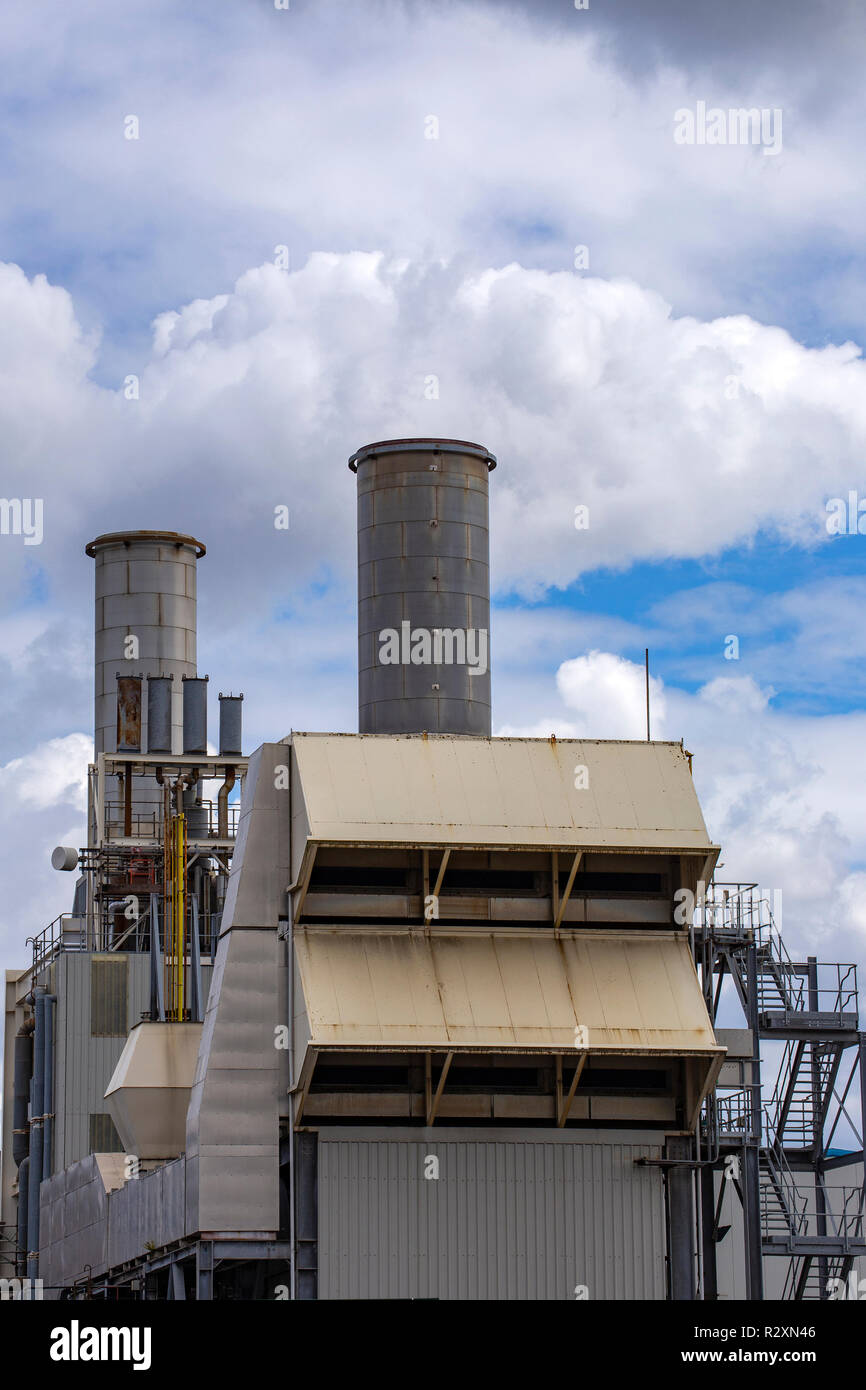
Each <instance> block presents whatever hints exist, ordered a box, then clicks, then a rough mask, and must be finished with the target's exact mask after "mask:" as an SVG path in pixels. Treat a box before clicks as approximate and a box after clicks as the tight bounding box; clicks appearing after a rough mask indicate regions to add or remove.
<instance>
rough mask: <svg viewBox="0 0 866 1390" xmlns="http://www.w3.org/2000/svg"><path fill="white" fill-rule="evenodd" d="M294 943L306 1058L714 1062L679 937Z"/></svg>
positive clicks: (364, 936) (342, 934) (328, 934)
mask: <svg viewBox="0 0 866 1390" xmlns="http://www.w3.org/2000/svg"><path fill="white" fill-rule="evenodd" d="M294 942H295V950H296V953H297V960H298V964H299V968H300V974H301V983H302V988H303V993H304V998H305V1001H306V1012H307V1018H308V1022H309V1030H310V1037H309V1046H310V1047H311V1048H313V1049H316V1048H321V1047H328V1046H340V1047H343V1048H345V1047H347V1046H348V1047H364V1046H379V1047H381V1046H383V1045H390V1046H392V1047H394V1048H396V1049H398V1050H399V1049H402V1048H431V1047H435V1048H437V1049H443V1048H445V1049H448V1048H460V1047H468V1048H494V1049H497V1050H498V1049H500V1048H503V1049H509V1048H514V1049H517V1050H521V1049H543V1050H544V1051H553V1052H570V1051H575V1050H576V1051H586V1050H588V1051H589V1052H590V1053H592V1052H626V1053H636V1054H640V1053H652V1054H666V1055H680V1056H684V1055H696V1054H703V1055H705V1056H706V1057H707V1058H713V1059H714V1058H715V1057H716V1056H719V1057H721V1056H722V1055H723V1052H724V1049H722V1048H720V1047H719V1046H718V1044H717V1043H716V1040H715V1037H714V1036H713V1031H712V1027H711V1026H710V1022H709V1018H708V1016H707V1011H706V1007H705V1005H704V1001H703V998H702V995H701V990H700V985H699V984H698V978H697V975H696V973H695V968H694V965H693V963H692V960H691V956H690V954H689V944H688V937H687V936H686V935H685V934H684V933H675V932H651V933H648V932H644V933H641V934H637V933H632V932H580V933H567V934H564V935H563V936H561V937H560V938H559V939H556V938H554V936H553V933H552V932H549V931H544V932H542V931H537V930H529V931H526V932H515V933H514V934H511V933H509V934H508V935H504V934H497V935H494V934H492V933H487V932H480V931H478V930H477V929H475V930H471V931H466V932H463V933H461V932H454V933H450V932H447V931H442V930H441V929H437V930H434V931H433V932H431V933H430V934H429V935H426V934H425V932H424V930H423V928H419V929H418V930H416V931H409V932H407V931H406V930H405V929H403V930H402V931H389V930H388V929H387V928H382V929H378V928H377V929H376V930H375V931H352V930H350V929H347V928H346V927H318V926H317V927H308V928H301V927H297V928H295V932H294ZM578 1027H582V1028H584V1029H586V1033H585V1034H584V1035H583V1037H582V1038H580V1037H578V1036H577V1035H576V1034H575V1029H576V1028H578Z"/></svg>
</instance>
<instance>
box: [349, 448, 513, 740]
mask: <svg viewBox="0 0 866 1390" xmlns="http://www.w3.org/2000/svg"><path fill="white" fill-rule="evenodd" d="M349 467H350V468H351V469H352V471H353V472H354V473H356V474H357V478H358V727H359V729H360V732H361V733H362V734H364V733H377V734H407V733H422V732H425V731H427V732H430V733H442V734H474V735H480V736H482V737H486V738H489V737H490V733H491V705H490V666H489V646H490V563H489V532H488V474H489V473H490V471H491V470H492V469H493V468H495V467H496V459H495V457H494V456H493V454H491V453H490V452H489V450H488V449H486V448H485V447H484V446H483V445H481V444H471V443H468V442H467V441H465V440H459V439H390V440H383V441H382V442H380V443H377V444H368V445H366V446H365V447H364V448H362V449H359V450H358V451H357V453H355V454H353V455H352V457H351V458H350V459H349Z"/></svg>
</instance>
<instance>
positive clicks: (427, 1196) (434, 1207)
mask: <svg viewBox="0 0 866 1390" xmlns="http://www.w3.org/2000/svg"><path fill="white" fill-rule="evenodd" d="M318 1153H319V1160H318V1204H319V1297H320V1298H441V1299H468V1300H471V1299H547V1300H551V1299H573V1298H574V1297H575V1289H576V1287H577V1286H578V1285H584V1286H586V1288H587V1290H588V1296H589V1298H590V1299H661V1298H664V1294H665V1266H664V1255H665V1251H664V1206H663V1196H662V1180H661V1170H660V1169H658V1168H652V1167H638V1166H637V1165H636V1164H635V1162H634V1160H635V1159H636V1158H638V1157H641V1156H648V1157H659V1156H660V1154H661V1145H660V1143H659V1142H658V1141H657V1140H656V1138H655V1136H652V1135H643V1134H636V1133H631V1132H628V1133H626V1132H619V1133H617V1132H599V1131H593V1132H592V1133H590V1134H583V1135H579V1136H578V1135H573V1134H566V1135H563V1134H560V1133H552V1132H550V1131H539V1130H535V1131H513V1130H511V1131H506V1130H502V1131H499V1132H498V1133H497V1134H496V1137H495V1138H494V1137H492V1135H491V1132H490V1131H489V1130H488V1131H486V1132H479V1131H473V1130H462V1131H454V1130H450V1131H449V1130H444V1129H443V1130H430V1131H427V1132H426V1134H425V1135H424V1136H423V1137H420V1136H419V1133H418V1131H417V1130H415V1131H402V1132H401V1131H396V1130H390V1131H387V1130H378V1131H375V1130H363V1131H362V1130H353V1131H347V1130H345V1129H335V1130H330V1131H329V1130H327V1129H321V1130H320V1131H319V1148H318ZM429 1157H436V1158H438V1160H439V1177H438V1179H428V1178H425V1176H424V1173H425V1162H426V1160H427V1159H428V1158H429Z"/></svg>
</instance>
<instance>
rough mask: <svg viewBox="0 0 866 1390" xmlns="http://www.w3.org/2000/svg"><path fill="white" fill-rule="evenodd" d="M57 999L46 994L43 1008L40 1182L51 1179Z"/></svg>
mask: <svg viewBox="0 0 866 1390" xmlns="http://www.w3.org/2000/svg"><path fill="white" fill-rule="evenodd" d="M56 1003H57V999H56V998H55V996H54V995H53V994H46V996H45V1000H44V1006H43V1025H44V1028H45V1051H44V1063H43V1065H44V1068H45V1080H44V1083H43V1088H42V1181H43V1182H44V1181H45V1179H46V1178H50V1177H51V1150H52V1146H53V1143H54V1006H55V1004H56Z"/></svg>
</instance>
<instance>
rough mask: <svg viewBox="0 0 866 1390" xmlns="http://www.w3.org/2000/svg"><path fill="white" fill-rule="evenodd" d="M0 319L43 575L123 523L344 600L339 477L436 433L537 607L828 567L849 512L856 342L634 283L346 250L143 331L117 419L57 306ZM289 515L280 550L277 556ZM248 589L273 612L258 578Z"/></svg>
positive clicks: (16, 284) (14, 466) (496, 547)
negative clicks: (717, 564)
mask: <svg viewBox="0 0 866 1390" xmlns="http://www.w3.org/2000/svg"><path fill="white" fill-rule="evenodd" d="M7 309H8V311H9V313H10V314H11V316H12V317H13V319H14V321H15V322H16V323H17V324H18V325H19V349H18V356H19V369H18V370H19V372H20V374H21V377H22V379H24V377H27V379H28V380H30V381H31V382H37V381H38V382H39V383H40V384H39V408H38V411H37V410H35V408H34V402H33V394H32V393H33V390H34V389H35V388H34V387H32V386H31V390H30V393H29V394H28V393H27V392H26V391H23V392H21V393H19V392H17V391H16V390H15V389H14V388H13V387H9V388H8V389H7V390H6V392H5V394H4V395H3V396H2V397H0V424H2V427H3V443H2V445H0V464H2V466H3V470H4V476H5V478H6V480H7V481H6V487H7V489H8V491H10V492H12V491H14V490H15V489H17V490H18V491H19V492H20V493H21V495H24V496H31V495H32V494H33V492H34V490H35V489H36V487H37V486H38V487H39V489H40V490H41V493H42V495H43V496H44V502H45V519H44V527H45V535H46V543H45V545H44V546H43V547H42V549H41V552H40V554H39V562H40V563H41V564H42V565H43V566H44V567H45V568H46V570H47V571H48V573H49V574H55V575H56V574H57V573H58V572H60V571H62V570H63V569H64V568H65V567H67V566H68V565H69V562H70V560H71V558H72V556H73V555H74V556H75V558H76V560H78V557H79V555H80V546H81V544H82V543H83V541H84V540H86V539H89V538H90V537H89V536H87V535H85V531H90V530H92V529H94V528H96V529H114V528H116V526H117V525H118V523H120V524H129V522H130V521H131V520H133V518H134V519H135V520H136V522H138V524H142V525H156V526H165V525H166V524H170V525H171V526H172V527H173V528H174V529H183V530H190V531H197V530H200V531H203V532H204V533H205V536H204V538H205V539H206V540H207V541H208V542H209V543H210V544H211V545H212V546H213V547H214V550H215V551H216V553H217V554H219V553H220V547H222V550H223V554H225V553H226V551H227V549H228V548H229V547H230V546H233V545H236V544H244V543H250V544H252V545H254V546H255V548H256V550H257V551H258V552H259V553H260V554H261V556H262V559H263V560H265V561H268V560H270V561H272V562H273V569H274V572H276V571H277V564H278V557H279V560H282V561H288V567H287V568H288V570H289V571H290V573H291V581H292V583H293V585H295V586H297V585H298V584H299V583H301V584H303V583H309V582H310V581H311V580H312V579H314V578H316V577H321V574H322V572H323V570H325V569H328V570H330V571H331V572H333V573H335V574H337V575H339V576H340V577H341V578H343V579H345V578H347V577H348V576H349V575H350V574H351V570H352V565H353V554H352V552H353V546H352V529H353V508H354V497H353V489H352V486H351V479H350V477H349V475H348V474H347V473H346V472H345V460H346V457H347V456H348V453H349V452H351V451H352V450H353V449H354V448H356V447H357V446H358V445H359V444H360V443H363V442H365V441H366V440H368V439H370V438H382V437H387V436H389V435H395V436H396V435H404V434H421V433H425V432H430V433H435V434H455V435H458V436H460V437H464V438H467V437H468V438H472V437H474V438H478V439H480V440H481V441H482V442H484V443H486V444H487V445H488V446H489V447H491V448H492V449H493V450H494V452H495V453H497V454H498V455H499V457H500V460H501V467H500V469H499V470H498V471H497V473H495V474H494V476H493V479H492V498H493V507H494V529H493V558H494V571H493V574H494V582H495V584H496V586H497V587H498V588H499V589H500V590H503V589H505V590H507V589H509V588H511V589H515V590H518V591H520V592H521V593H523V594H528V595H537V594H539V593H542V592H543V591H544V589H546V588H547V587H548V586H550V585H560V586H565V585H568V584H569V583H570V582H572V581H573V580H574V579H575V578H576V577H577V576H578V575H580V574H581V573H583V572H586V571H588V570H592V569H597V568H598V567H599V566H622V565H627V564H630V563H632V562H634V561H635V560H640V559H650V560H657V559H667V558H670V557H679V558H682V557H700V556H705V555H708V554H717V553H719V552H720V551H721V550H722V549H724V548H725V547H727V546H731V545H734V544H736V543H742V542H746V541H749V540H751V539H753V538H754V537H755V536H756V535H757V534H758V533H759V532H761V531H763V532H769V533H771V534H775V535H778V536H781V537H784V538H787V539H789V540H795V541H798V542H801V543H804V544H816V545H817V544H822V543H823V544H830V543H831V542H830V538H829V537H828V536H827V533H826V528H825V526H824V521H825V519H826V511H825V501H826V499H827V497H828V496H843V497H844V496H847V492H848V490H849V487H851V486H853V485H854V484H855V482H856V479H857V478H858V477H859V470H860V467H861V460H862V457H863V453H864V447H866V364H864V362H863V361H862V359H861V357H860V354H859V350H858V349H857V348H856V347H855V346H854V345H853V344H845V345H841V346H829V347H825V348H822V349H808V348H805V347H803V346H802V345H801V344H799V343H797V342H796V341H795V340H794V339H792V338H791V337H790V336H789V335H788V334H787V333H785V332H784V331H783V330H781V329H778V328H772V327H767V326H763V325H761V324H759V323H756V322H754V321H753V320H751V319H748V318H745V317H743V316H740V317H735V318H726V319H719V320H714V321H711V322H707V323H704V322H699V321H697V320H695V319H692V318H677V317H675V316H674V315H673V314H672V313H671V310H670V307H669V306H668V305H667V304H666V303H665V302H664V301H663V300H662V299H661V298H660V297H659V296H658V295H657V294H655V293H654V292H652V291H650V290H647V289H643V288H641V287H640V286H638V285H636V284H633V283H626V282H607V281H603V280H598V279H592V278H582V277H581V276H579V275H576V274H570V273H554V274H551V273H547V272H544V271H538V270H528V269H525V268H523V267H521V266H520V265H517V264H512V265H509V266H505V267H502V268H499V269H488V270H486V271H484V272H483V273H481V274H475V273H467V272H465V271H464V270H463V269H462V268H461V267H460V265H458V264H454V265H443V264H441V263H440V262H439V261H436V262H426V263H420V264H415V263H409V262H407V261H406V260H405V259H403V260H395V259H389V258H388V257H386V256H384V255H383V254H382V253H361V252H356V253H352V254H347V255H336V254H324V253H322V254H315V255H313V256H311V257H310V258H309V260H308V262H307V263H306V265H305V266H303V267H302V268H301V269H299V270H296V271H293V272H288V271H281V270H278V269H277V268H276V267H275V266H273V265H264V266H260V267H258V268H256V269H254V270H250V271H248V272H246V273H245V274H244V275H243V276H241V278H240V279H239V280H238V282H237V284H236V285H235V286H234V288H233V290H232V291H231V293H227V294H221V295H219V296H218V297H216V298H215V299H213V300H211V301H207V302H203V301H198V300H197V301H195V302H193V303H191V304H189V305H187V306H185V307H182V308H180V309H179V310H167V311H165V312H164V313H163V314H162V315H161V316H160V317H159V318H158V319H157V321H156V324H155V327H154V340H153V345H152V349H151V351H150V353H149V354H148V356H147V357H145V358H144V359H143V360H142V361H141V362H138V363H136V367H137V371H136V372H135V373H134V375H135V377H136V383H135V388H134V391H133V392H132V393H131V396H130V398H128V397H127V393H126V392H125V391H124V390H122V389H119V390H118V391H109V390H107V389H105V388H104V387H97V386H95V385H94V384H93V383H92V381H91V380H89V379H88V378H87V376H86V362H87V360H88V358H87V350H86V349H85V347H84V346H83V335H82V333H81V330H80V328H79V326H78V324H77V322H76V320H75V317H74V314H73V313H72V310H71V305H70V301H69V297H68V295H67V294H66V292H65V291H64V290H63V289H61V288H57V287H51V286H48V285H46V284H44V283H43V282H41V281H39V282H38V283H37V282H29V281H27V280H26V278H25V277H23V276H22V275H21V274H20V272H18V271H17V269H16V268H14V267H13V268H7V273H6V274H5V275H4V276H2V277H0V311H2V312H4V314H5V313H6V312H7ZM48 344H50V348H49V347H47V346H46V345H48ZM431 380H433V381H434V382H435V390H433V391H432V392H431V391H430V389H429V385H430V382H431ZM732 383H733V386H732ZM25 438H27V440H28V445H27V448H26V449H25V450H24V456H23V457H22V454H21V451H20V449H19V445H20V444H21V441H22V440H24V439H25ZM33 457H37V458H38V467H37V468H36V469H35V470H34V469H33V468H31V467H30V463H31V461H32V459H33ZM73 477H74V479H75V488H74V489H72V488H71V487H70V486H69V480H70V478H73ZM280 503H288V504H290V505H291V508H292V511H293V517H294V522H295V525H294V529H293V531H292V534H291V538H290V544H289V545H286V544H282V537H281V536H279V535H277V536H275V535H274V533H273V532H274V528H273V524H272V522H273V509H274V507H275V506H276V505H278V504H280ZM578 506H584V507H586V508H588V518H589V524H588V526H586V527H583V528H581V529H577V528H576V527H575V519H576V514H575V508H576V507H578ZM167 511H170V512H171V516H166V512H167ZM101 523H104V524H101ZM11 542H12V538H9V539H7V540H6V541H5V542H4V544H3V546H2V547H0V568H2V567H3V566H4V565H5V566H6V567H10V566H11V567H13V568H15V567H17V568H18V569H19V570H20V568H21V567H22V566H24V565H25V564H26V563H28V562H31V561H30V559H29V557H28V556H27V555H26V553H25V549H24V547H23V545H22V544H20V543H19V544H18V545H17V547H16V546H15V545H13V544H12V543H11ZM839 543H841V542H839ZM281 544H282V548H281V549H280V546H281ZM288 552H290V553H288ZM31 563H32V562H31ZM211 569H212V571H220V572H214V573H212V579H213V580H214V581H215V584H216V586H217V592H218V595H219V599H220V602H221V603H222V605H223V613H224V616H225V617H226V618H227V620H228V621H229V622H230V621H231V615H232V608H233V606H234V608H235V610H236V611H240V610H241V609H242V608H246V607H247V605H248V602H249V595H250V591H249V589H245V578H244V575H243V573H242V572H238V571H234V572H232V573H231V575H230V577H229V576H228V575H227V573H226V571H225V569H224V568H221V567H219V566H212V567H211ZM286 572H287V570H286V569H284V570H283V573H286ZM77 573H79V574H80V573H82V571H81V569H80V566H79V569H78V571H77ZM254 580H255V588H256V592H257V594H259V596H260V599H259V601H261V580H262V572H261V571H258V572H257V573H256V575H255V576H254ZM248 582H250V583H251V582H252V579H251V578H250V580H249V581H248ZM268 582H269V581H268V580H267V579H266V580H265V583H268ZM264 597H265V601H267V599H268V598H269V597H270V596H269V595H267V594H265V596H264Z"/></svg>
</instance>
